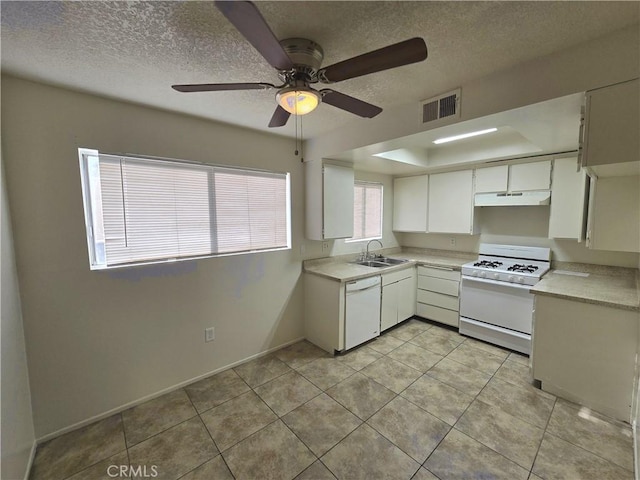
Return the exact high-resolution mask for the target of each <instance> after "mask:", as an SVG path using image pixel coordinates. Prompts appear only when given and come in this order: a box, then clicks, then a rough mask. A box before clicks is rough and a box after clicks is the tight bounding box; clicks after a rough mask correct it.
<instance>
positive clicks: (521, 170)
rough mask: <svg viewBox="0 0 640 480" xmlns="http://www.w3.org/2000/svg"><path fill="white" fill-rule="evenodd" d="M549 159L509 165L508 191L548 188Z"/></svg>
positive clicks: (549, 177)
mask: <svg viewBox="0 0 640 480" xmlns="http://www.w3.org/2000/svg"><path fill="white" fill-rule="evenodd" d="M550 186H551V161H550V160H547V161H545V162H535V163H520V164H517V165H510V166H509V191H510V192H526V191H529V190H549V187H550Z"/></svg>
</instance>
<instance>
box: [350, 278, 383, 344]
mask: <svg viewBox="0 0 640 480" xmlns="http://www.w3.org/2000/svg"><path fill="white" fill-rule="evenodd" d="M381 285H382V281H381V278H380V276H379V275H378V276H375V277H369V278H363V279H362V280H355V281H353V282H348V283H347V285H346V290H345V295H346V302H345V318H344V330H345V331H344V348H345V350H349V349H350V348H353V347H355V346H357V345H360V344H361V343H364V342H366V341H367V340H371V339H372V338H374V337H377V336H378V335H380V296H381V292H382V290H381V288H382V287H381Z"/></svg>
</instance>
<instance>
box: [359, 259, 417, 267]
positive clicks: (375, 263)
mask: <svg viewBox="0 0 640 480" xmlns="http://www.w3.org/2000/svg"><path fill="white" fill-rule="evenodd" d="M408 261H409V260H401V259H398V258H387V257H376V258H374V259H372V260H357V261H355V262H352V263H355V264H357V265H363V266H365V267H374V268H384V267H392V266H394V265H400V264H401V263H407V262H408Z"/></svg>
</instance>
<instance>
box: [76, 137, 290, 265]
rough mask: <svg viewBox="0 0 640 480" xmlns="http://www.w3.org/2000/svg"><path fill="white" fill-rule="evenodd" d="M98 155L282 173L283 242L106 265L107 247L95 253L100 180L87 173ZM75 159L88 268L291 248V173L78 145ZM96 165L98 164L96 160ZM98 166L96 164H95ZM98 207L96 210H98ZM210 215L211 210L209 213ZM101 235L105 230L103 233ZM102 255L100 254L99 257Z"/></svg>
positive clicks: (99, 207) (100, 221)
mask: <svg viewBox="0 0 640 480" xmlns="http://www.w3.org/2000/svg"><path fill="white" fill-rule="evenodd" d="M100 155H104V156H120V157H123V158H130V159H132V160H150V161H157V162H168V163H173V164H185V165H191V166H202V167H203V168H210V169H211V170H212V171H211V173H212V174H213V173H214V170H215V169H219V170H226V171H237V172H242V173H243V174H247V173H251V172H255V173H256V174H257V175H256V176H258V175H267V176H274V175H275V176H282V177H283V178H284V180H285V202H286V205H285V215H286V221H285V225H286V245H285V246H281V247H272V248H260V249H250V250H241V251H233V252H222V253H215V252H213V253H208V254H204V255H185V256H178V257H176V256H172V257H165V258H156V259H144V260H140V261H131V262H127V263H118V264H111V265H109V264H107V263H106V261H107V259H106V247H105V253H101V252H96V245H97V244H96V235H100V232H99V231H96V230H99V228H97V227H98V226H100V225H103V224H102V206H103V203H102V198H101V186H100V185H99V183H97V182H99V180H97V182H96V179H95V177H92V176H91V175H89V168H90V158H91V157H93V158H94V160H93V161H94V162H96V163H97V162H99V157H100ZM78 159H79V164H80V177H81V178H80V180H81V182H80V183H81V187H82V201H83V210H84V220H85V232H86V237H87V249H88V253H89V267H90V269H91V270H112V269H121V268H131V267H136V266H143V265H153V264H164V263H175V262H181V261H188V260H200V259H205V258H217V257H228V256H235V255H246V254H253V253H264V252H275V251H285V250H291V248H292V245H291V238H292V233H291V174H290V172H279V171H270V170H266V169H257V168H250V167H238V166H231V165H221V164H213V163H204V162H194V161H189V160H180V159H174V158H164V157H154V156H143V155H133V154H112V153H104V152H102V153H101V152H99V151H98V150H96V149H91V148H78ZM97 164H98V163H97ZM98 165H99V164H98ZM208 194H209V195H212V191H211V190H209V192H208ZM92 200H96V201H97V202H98V203H97V204H96V205H94V202H93V201H92ZM98 209H99V212H98ZM212 215H213V213H212ZM214 228H215V227H214V226H213V225H211V229H212V231H213V229H214ZM102 234H103V235H104V232H103V233H102ZM101 255H102V256H103V257H101Z"/></svg>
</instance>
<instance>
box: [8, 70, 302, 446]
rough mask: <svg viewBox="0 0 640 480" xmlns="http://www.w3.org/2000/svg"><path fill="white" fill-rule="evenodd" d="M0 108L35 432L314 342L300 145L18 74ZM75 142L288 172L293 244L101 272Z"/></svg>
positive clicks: (39, 434) (57, 427)
mask: <svg viewBox="0 0 640 480" xmlns="http://www.w3.org/2000/svg"><path fill="white" fill-rule="evenodd" d="M2 100H3V101H2V130H3V141H4V156H5V159H4V160H5V165H6V177H7V186H8V193H9V200H10V204H11V213H12V217H13V227H14V228H13V232H14V240H15V246H16V258H17V267H18V275H19V280H20V290H21V295H22V307H23V318H24V328H25V337H26V345H27V357H28V362H29V373H30V382H31V394H32V400H33V414H34V425H35V433H36V437H38V438H41V437H42V436H44V435H48V434H50V433H52V432H56V431H59V430H60V429H63V428H65V427H69V426H71V425H74V424H76V423H77V422H82V421H84V420H86V419H89V418H92V417H94V416H98V415H101V414H103V413H105V412H107V411H109V410H111V409H117V408H119V407H121V406H123V405H126V404H128V403H129V402H133V401H136V400H138V399H141V398H143V397H145V396H148V395H153V394H155V393H157V392H160V391H162V390H163V389H167V388H170V387H172V386H174V385H176V384H179V383H181V382H185V381H187V380H189V379H192V378H194V377H197V376H200V375H203V374H206V373H208V372H211V371H214V370H216V369H220V368H222V367H224V366H227V365H229V364H232V363H234V362H238V361H240V360H242V359H245V358H247V357H250V356H252V355H255V354H258V353H260V352H263V351H265V350H268V349H270V348H273V347H276V346H279V345H282V344H284V343H286V342H290V341H292V340H294V339H297V338H300V337H302V336H303V321H302V315H303V291H302V279H301V261H300V258H299V256H298V255H297V253H296V252H299V251H300V248H299V245H300V242H301V240H302V231H303V228H302V227H303V225H302V220H303V211H302V203H303V200H302V198H303V194H302V188H303V182H302V165H301V163H300V161H299V159H297V157H295V156H294V154H293V148H292V145H291V141H290V140H288V139H283V138H281V137H277V136H271V135H268V134H263V133H258V132H254V131H250V130H244V129H239V128H235V127H230V126H226V125H223V124H216V123H213V122H208V121H204V120H201V119H197V118H193V117H187V116H183V115H178V114H173V113H168V112H164V111H160V110H154V109H150V108H145V107H141V106H136V105H131V104H126V103H120V102H117V101H113V100H108V99H104V98H99V97H95V96H91V95H85V94H81V93H76V92H72V91H68V90H63V89H58V88H54V87H50V86H45V85H40V84H37V83H32V82H27V81H24V80H20V79H16V78H13V77H3V79H2ZM78 147H87V148H95V149H98V150H100V151H104V152H111V153H114V152H128V153H136V154H142V155H154V156H162V157H171V158H181V159H189V160H195V161H202V162H210V163H219V164H226V165H238V166H247V167H255V168H266V169H273V170H277V171H289V172H291V189H292V224H293V231H292V235H293V249H292V250H291V251H284V252H270V253H263V254H254V255H241V256H232V257H224V258H214V259H203V260H198V261H189V262H179V263H175V264H167V265H155V266H147V267H136V268H129V269H122V270H118V271H110V272H105V271H101V272H98V271H94V272H92V271H90V270H89V264H88V256H87V245H86V236H85V228H84V219H83V209H82V195H81V188H80V174H79V167H78V155H77V148H78ZM209 326H214V327H215V332H216V339H215V341H214V342H212V343H206V344H205V342H204V329H205V328H206V327H209Z"/></svg>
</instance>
